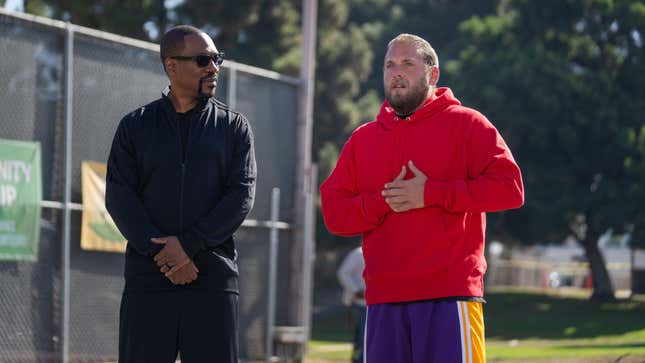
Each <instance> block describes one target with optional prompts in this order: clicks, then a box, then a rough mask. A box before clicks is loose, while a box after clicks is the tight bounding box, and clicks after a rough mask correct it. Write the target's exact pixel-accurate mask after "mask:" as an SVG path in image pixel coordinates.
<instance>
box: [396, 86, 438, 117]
mask: <svg viewBox="0 0 645 363" xmlns="http://www.w3.org/2000/svg"><path fill="white" fill-rule="evenodd" d="M429 90H430V85H428V82H427V80H426V79H425V77H424V78H421V79H419V80H418V82H416V83H415V84H413V85H412V87H409V88H408V93H407V94H395V91H396V89H392V88H391V87H390V88H386V89H385V99H386V100H387V102H388V103H389V104H390V106H392V108H393V109H394V111H395V112H396V114H397V115H406V116H407V115H409V114H411V113H412V112H414V111H416V109H417V108H419V106H421V105H422V104H423V102H425V100H426V99H427V98H428V91H429Z"/></svg>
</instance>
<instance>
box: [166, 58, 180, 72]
mask: <svg viewBox="0 0 645 363" xmlns="http://www.w3.org/2000/svg"><path fill="white" fill-rule="evenodd" d="M163 64H164V66H165V68H166V73H168V75H171V74H174V73H175V72H176V68H177V62H176V61H175V60H174V59H172V58H166V59H164V61H163Z"/></svg>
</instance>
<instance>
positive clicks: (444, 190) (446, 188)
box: [423, 180, 450, 208]
mask: <svg viewBox="0 0 645 363" xmlns="http://www.w3.org/2000/svg"><path fill="white" fill-rule="evenodd" d="M449 192H450V183H448V182H440V181H435V180H426V184H425V186H424V192H423V202H424V204H425V206H426V207H443V208H445V201H446V196H447V195H448V193H449Z"/></svg>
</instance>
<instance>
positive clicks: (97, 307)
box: [0, 10, 313, 362]
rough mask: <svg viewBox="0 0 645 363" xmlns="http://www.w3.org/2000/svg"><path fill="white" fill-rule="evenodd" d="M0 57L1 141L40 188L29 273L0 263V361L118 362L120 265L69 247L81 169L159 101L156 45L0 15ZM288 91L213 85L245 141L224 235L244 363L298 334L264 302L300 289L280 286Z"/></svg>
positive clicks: (257, 83)
mask: <svg viewBox="0 0 645 363" xmlns="http://www.w3.org/2000/svg"><path fill="white" fill-rule="evenodd" d="M0 54H2V57H0V84H2V87H1V88H0V111H1V112H0V114H1V116H0V138H4V139H14V140H27V141H37V142H39V143H40V144H41V149H42V175H43V203H42V205H43V210H42V219H41V234H40V241H39V246H38V255H37V260H36V261H35V262H26V261H25V262H22V261H18V262H16V261H0V287H1V288H0V362H56V361H61V360H63V359H67V360H69V361H70V362H106V361H116V354H117V342H118V339H117V335H118V310H119V302H120V298H121V292H122V288H123V277H122V273H123V263H124V258H123V255H121V254H114V253H106V252H94V251H85V250H81V249H80V247H79V246H80V243H79V238H80V215H81V214H80V212H79V210H80V209H81V208H82V207H81V204H80V203H81V182H80V167H81V162H83V161H85V160H95V161H100V162H106V160H107V155H108V152H109V148H110V145H111V141H112V137H113V135H114V131H115V130H116V126H117V123H118V122H119V120H120V119H121V117H122V116H123V115H125V114H126V113H127V112H129V111H131V110H134V109H135V108H136V107H138V106H140V105H143V104H146V103H148V102H150V101H152V100H154V99H156V98H158V97H159V96H160V95H161V91H162V90H163V88H164V87H165V86H166V85H167V79H166V76H165V74H164V72H163V69H162V67H161V62H160V60H159V55H158V46H156V45H154V44H151V43H146V42H141V41H136V40H133V39H129V38H124V37H119V36H115V35H112V34H108V33H103V32H98V31H93V30H91V29H87V28H82V27H78V26H73V25H70V24H66V23H62V22H59V21H53V20H48V19H44V18H38V17H33V16H29V15H24V14H11V13H6V12H4V11H2V10H0ZM66 80H71V83H70V84H67V82H66ZM299 90H300V80H299V79H295V78H290V77H287V76H283V75H279V74H277V73H274V72H270V71H265V70H261V69H257V68H254V67H249V66H245V65H242V64H238V63H235V62H225V64H224V67H223V69H222V71H221V73H220V76H219V81H218V88H217V98H218V99H220V100H222V101H224V102H226V103H228V104H229V105H230V106H231V107H232V108H234V109H236V110H239V111H241V112H242V113H244V114H245V115H246V116H247V117H248V119H249V121H250V122H251V124H252V126H253V129H254V134H255V137H256V152H257V163H258V175H259V178H258V185H257V194H256V203H255V206H254V208H253V210H252V212H251V214H250V215H249V216H248V220H247V221H245V224H244V226H243V227H242V228H241V229H240V231H238V233H237V235H236V236H237V238H236V240H237V247H238V251H239V256H240V257H239V265H240V290H241V296H240V353H241V356H242V358H243V360H246V361H260V360H266V359H267V358H268V357H269V356H271V355H272V354H273V353H274V351H275V349H274V348H275V347H274V345H273V341H274V333H275V332H276V331H278V332H279V331H288V332H291V333H293V332H295V333H296V335H297V336H296V338H295V339H293V341H294V342H295V343H297V344H302V339H301V338H299V337H298V336H302V335H303V332H304V335H305V336H306V334H307V333H306V332H307V330H308V327H307V326H306V320H305V321H304V323H303V322H302V321H290V319H292V318H291V316H293V314H292V313H291V311H292V310H293V309H300V310H301V311H307V309H306V307H304V306H302V304H306V301H305V302H304V303H303V302H301V301H288V299H289V296H292V295H293V294H289V293H284V294H276V291H283V292H287V291H291V290H293V289H303V288H304V289H307V286H308V285H307V284H303V285H301V286H292V285H293V281H297V279H293V278H292V277H291V276H289V271H291V268H290V267H289V263H290V261H293V260H294V256H292V253H291V251H292V249H293V246H294V244H295V243H297V242H296V241H294V240H293V235H294V227H293V222H292V221H293V220H294V216H293V210H294V208H295V205H294V204H295V203H296V202H295V200H294V199H295V198H294V196H293V192H292V191H293V189H294V183H295V180H296V179H295V176H296V173H297V171H296V164H297V158H298V155H297V152H296V144H297V143H296V138H297V135H296V133H297V115H298V112H297V108H298V92H299ZM68 92H69V93H68ZM67 95H69V96H70V97H67ZM70 101H71V102H70ZM66 162H67V163H69V167H70V169H69V172H66ZM274 188H278V189H279V190H281V191H282V192H281V193H279V194H275V193H274V194H272V191H273V190H274ZM272 195H273V196H274V197H273V198H272ZM278 195H279V197H278ZM66 196H69V197H68V198H69V200H68V202H69V203H65V202H66ZM272 199H273V200H274V203H273V204H272ZM310 199H311V200H313V198H310ZM272 207H273V208H272ZM305 208H312V206H306V207H305ZM272 209H273V214H272ZM278 216H279V220H278V218H277V217H278ZM271 220H273V221H271ZM280 220H281V221H282V222H280ZM67 226H69V227H68V230H66V228H67ZM66 237H68V238H66ZM66 240H67V243H66ZM278 241H279V243H278ZM300 250H302V249H300ZM67 256H69V258H67ZM272 256H273V259H271V257H272ZM300 261H304V260H303V259H300ZM272 271H274V272H275V273H273V274H272V273H271V272H272ZM272 277H273V279H272ZM296 295H297V294H296ZM304 295H307V294H304ZM67 312H69V313H67ZM279 325H282V326H289V327H290V328H288V327H279V328H276V326H279ZM303 325H305V326H303ZM292 335H293V334H292ZM297 344H296V345H297ZM277 348H278V350H279V351H289V350H288V349H285V347H284V346H282V347H277ZM296 348H298V347H296ZM299 348H300V349H296V350H295V351H297V352H298V351H299V352H302V350H303V349H302V347H299Z"/></svg>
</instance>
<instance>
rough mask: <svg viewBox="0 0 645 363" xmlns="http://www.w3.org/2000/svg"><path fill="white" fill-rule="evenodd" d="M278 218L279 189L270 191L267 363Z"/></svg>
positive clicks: (272, 324)
mask: <svg viewBox="0 0 645 363" xmlns="http://www.w3.org/2000/svg"><path fill="white" fill-rule="evenodd" d="M279 217H280V188H273V190H272V191H271V231H270V234H269V242H270V245H269V287H268V289H269V299H268V300H269V301H268V304H267V333H266V334H267V336H266V351H267V362H271V361H272V358H273V333H274V330H275V305H276V289H277V287H276V286H277V276H278V242H279V239H278V227H277V225H276V222H278V219H279Z"/></svg>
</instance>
